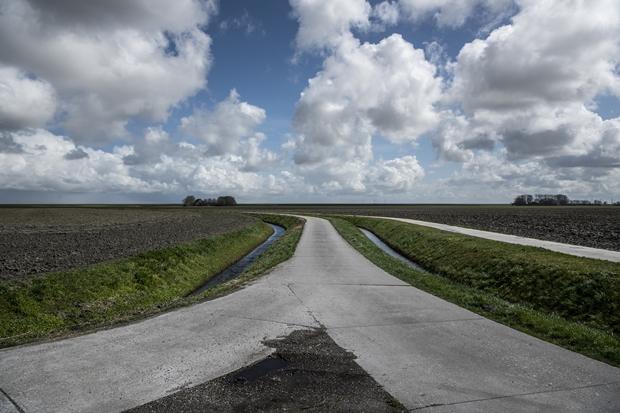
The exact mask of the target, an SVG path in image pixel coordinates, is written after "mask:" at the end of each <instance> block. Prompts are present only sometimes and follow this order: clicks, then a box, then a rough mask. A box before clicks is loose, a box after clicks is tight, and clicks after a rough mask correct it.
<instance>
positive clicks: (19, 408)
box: [0, 387, 26, 413]
mask: <svg viewBox="0 0 620 413" xmlns="http://www.w3.org/2000/svg"><path fill="white" fill-rule="evenodd" d="M0 393H2V394H3V395H4V397H6V399H7V400H8V401H9V402H11V404H12V405H13V406H15V409H16V410H17V411H18V412H19V413H26V412H25V411H24V409H22V408H21V407H20V406H19V404H17V402H16V401H15V400H13V398H12V397H11V396H9V394H8V393H7V392H6V391H4V389H3V388H1V387H0Z"/></svg>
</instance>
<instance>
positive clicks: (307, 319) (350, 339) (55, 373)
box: [0, 217, 620, 412]
mask: <svg viewBox="0 0 620 413" xmlns="http://www.w3.org/2000/svg"><path fill="white" fill-rule="evenodd" d="M318 326H324V327H325V328H326V329H327V332H328V334H329V335H330V336H331V337H332V338H333V339H334V340H335V341H336V343H337V344H338V345H340V346H341V347H343V348H345V349H347V350H350V351H352V352H353V353H354V354H356V355H357V356H358V359H357V362H358V363H359V365H360V366H361V367H363V368H364V369H365V370H366V371H367V372H368V373H370V374H371V375H372V376H373V377H374V378H375V380H377V381H378V382H379V383H380V384H382V385H383V386H384V387H385V389H386V390H387V391H388V392H390V393H391V394H392V395H393V396H395V397H396V398H397V399H399V400H400V401H401V402H402V403H403V404H404V405H405V406H406V407H407V408H408V409H412V410H420V411H424V412H427V411H428V412H453V411H462V412H478V411H480V412H482V411H508V412H512V411H514V412H530V411H546V412H553V411H557V412H569V411H574V412H577V411H579V412H582V411H608V412H618V411H620V369H618V368H615V367H611V366H609V365H606V364H604V363H600V362H597V361H594V360H591V359H589V358H587V357H584V356H581V355H579V354H576V353H573V352H570V351H568V350H565V349H562V348H560V347H557V346H554V345H552V344H549V343H546V342H543V341H541V340H538V339H536V338H533V337H530V336H528V335H525V334H522V333H519V332H517V331H515V330H513V329H510V328H508V327H505V326H503V325H500V324H497V323H495V322H493V321H490V320H487V319H485V318H483V317H480V316H479V315H477V314H474V313H472V312H470V311H467V310H464V309H462V308H460V307H458V306H456V305H453V304H451V303H448V302H446V301H443V300H441V299H439V298H437V297H434V296H432V295H430V294H427V293H425V292H422V291H420V290H418V289H416V288H413V287H411V286H409V285H407V284H405V283H403V282H402V281H400V280H398V279H396V278H394V277H392V276H391V275H389V274H387V273H386V272H384V271H383V270H381V269H379V268H378V267H376V266H374V265H373V264H372V263H370V262H369V261H368V260H366V259H365V258H364V257H363V256H362V255H360V254H359V253H358V252H357V251H355V250H354V249H353V248H352V247H350V246H349V244H347V243H346V241H344V240H343V239H342V238H341V237H340V236H339V235H338V233H337V232H336V231H335V229H334V228H333V227H332V226H331V225H330V224H329V222H327V221H325V220H323V219H319V218H310V217H309V218H307V224H306V227H305V229H304V232H303V235H302V237H301V240H300V243H299V245H298V248H297V251H296V252H295V254H294V256H293V257H292V258H291V259H290V260H289V261H287V262H285V263H283V264H281V265H279V266H278V267H276V268H275V269H274V270H273V271H272V272H271V273H269V274H268V275H266V276H264V277H262V278H261V279H259V280H257V281H256V282H254V283H253V284H251V285H249V286H248V287H246V288H244V289H242V290H240V291H237V292H234V293H232V294H229V295H227V296H225V297H222V298H218V299H216V300H213V301H209V302H205V303H201V304H197V305H194V306H191V307H187V308H183V309H180V310H176V311H173V312H169V313H166V314H163V315H160V316H158V317H154V318H151V319H147V320H144V321H141V322H138V323H135V324H131V325H126V326H121V327H118V328H114V329H110V330H105V331H99V332H95V333H92V334H88V335H84V336H80V337H74V338H69V339H66V340H61V341H56V342H50V343H44V344H38V345H32V346H22V347H17V348H11V349H5V350H1V351H0V388H1V389H2V392H0V410H2V409H3V408H4V410H5V411H11V410H10V409H11V408H12V404H11V403H10V402H9V401H8V400H7V396H8V397H10V398H11V399H12V400H13V401H14V402H15V403H16V404H17V405H19V406H20V408H21V409H23V411H26V412H56V411H58V412H60V411H62V412H73V411H92V412H102V411H117V410H122V409H126V408H130V407H134V406H137V405H140V404H143V403H145V402H148V401H150V400H154V399H157V398H160V397H162V396H165V395H167V394H170V393H171V392H174V391H175V390H178V389H181V388H185V387H188V386H192V385H196V384H198V383H201V382H204V381H207V380H210V379H213V378H215V377H218V376H221V375H223V374H225V373H228V372H231V371H233V370H235V369H237V368H239V367H241V366H243V365H247V364H249V363H251V362H254V361H257V360H259V359H261V358H263V357H265V356H266V354H267V353H268V352H269V351H270V349H268V348H267V347H265V346H264V345H263V344H262V341H263V340H264V339H269V338H275V337H276V336H280V335H286V334H289V333H290V332H291V331H293V330H297V329H300V328H310V327H318ZM2 394H4V396H3V395H2ZM3 397H4V399H3Z"/></svg>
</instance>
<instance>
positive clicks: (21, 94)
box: [0, 64, 56, 130]
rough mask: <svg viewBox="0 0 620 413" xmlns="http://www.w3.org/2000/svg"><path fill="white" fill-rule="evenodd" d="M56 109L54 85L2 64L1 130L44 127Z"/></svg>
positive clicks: (0, 71) (0, 95) (0, 91)
mask: <svg viewBox="0 0 620 413" xmlns="http://www.w3.org/2000/svg"><path fill="white" fill-rule="evenodd" d="M55 110H56V96H55V93H54V88H53V87H52V86H51V85H50V84H49V83H48V82H46V81H45V80H42V79H36V78H33V77H29V76H27V75H26V73H24V72H22V71H20V70H19V69H17V68H14V67H9V66H3V65H1V64H0V130H15V129H22V128H26V127H40V126H44V125H45V124H46V123H47V122H48V121H49V120H50V119H52V117H53V116H54V112H55Z"/></svg>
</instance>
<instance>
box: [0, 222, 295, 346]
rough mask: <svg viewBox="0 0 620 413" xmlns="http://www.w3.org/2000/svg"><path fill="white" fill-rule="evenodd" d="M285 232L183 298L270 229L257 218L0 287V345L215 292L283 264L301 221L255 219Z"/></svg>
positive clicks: (74, 329) (131, 317) (100, 323)
mask: <svg viewBox="0 0 620 413" xmlns="http://www.w3.org/2000/svg"><path fill="white" fill-rule="evenodd" d="M257 218H260V219H262V220H263V221H266V222H271V223H274V224H278V225H281V226H283V227H285V228H286V232H285V234H284V235H283V236H282V237H281V238H280V239H279V240H278V241H277V242H275V243H274V244H272V245H271V246H270V247H269V249H267V251H265V252H264V253H263V254H262V255H261V257H260V258H259V259H257V260H256V261H255V262H254V263H253V264H252V265H251V266H250V267H249V268H248V269H247V270H246V271H245V272H244V273H243V274H241V275H240V276H239V277H238V278H237V279H234V280H231V281H229V282H228V283H225V284H222V285H220V286H217V287H215V288H213V289H209V290H207V291H205V292H204V293H203V294H200V295H198V296H190V297H187V294H189V293H190V292H192V291H193V290H195V289H196V288H197V287H198V286H200V285H202V284H203V283H204V282H205V281H206V280H208V279H209V278H210V277H212V276H213V275H215V274H217V273H219V272H221V271H222V270H224V269H225V268H227V267H228V266H230V265H231V264H233V263H234V262H235V261H237V260H238V259H240V258H241V257H243V256H244V255H246V254H247V253H248V252H250V251H251V250H252V249H254V248H255V247H256V246H257V245H259V244H260V243H262V242H263V241H264V240H265V239H266V238H267V237H268V236H269V235H270V234H271V232H272V230H271V228H270V227H269V226H268V225H266V224H265V223H264V222H262V221H261V220H257V221H256V223H253V224H251V225H249V226H248V227H246V228H243V229H241V230H237V231H234V232H230V233H227V234H224V235H219V236H216V237H212V238H208V239H203V240H199V241H194V242H191V243H187V244H182V245H178V246H174V247H168V248H163V249H159V250H155V251H149V252H145V253H142V254H139V255H137V256H135V257H131V258H127V259H121V260H116V261H112V262H106V263H101V264H95V265H91V266H89V267H86V268H81V269H75V270H72V271H64V272H56V273H50V274H47V275H45V276H41V277H37V278H32V279H28V280H22V281H7V282H3V283H2V284H0V347H6V346H11V345H17V344H22V343H27V342H31V341H35V340H38V339H47V338H53V337H58V336H63V335H69V334H72V333H77V332H83V331H86V330H89V329H95V328H100V327H105V326H109V325H113V324H117V323H120V322H127V321H131V320H135V319H138V318H142V317H145V316H149V315H153V314H155V313H158V312H161V311H165V310H169V309H172V308H176V307H179V306H183V305H188V304H192V303H195V302H198V301H200V300H204V299H208V298H213V297H216V296H219V295H222V294H224V293H226V292H228V291H230V290H232V289H234V288H237V287H239V286H241V285H243V284H244V283H246V282H247V281H249V280H251V279H253V278H255V277H257V276H258V275H260V274H262V273H263V272H265V271H266V270H268V269H269V268H271V267H273V266H275V265H276V264H278V263H280V262H282V261H285V260H286V259H288V258H289V257H290V256H291V255H292V254H293V252H294V250H295V247H296V245H297V241H298V240H299V236H300V235H301V231H302V225H303V222H302V221H301V220H298V219H295V218H292V217H280V216H275V215H273V216H272V215H257Z"/></svg>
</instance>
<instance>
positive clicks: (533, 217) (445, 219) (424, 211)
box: [253, 205, 620, 251]
mask: <svg viewBox="0 0 620 413" xmlns="http://www.w3.org/2000/svg"><path fill="white" fill-rule="evenodd" d="M257 208H261V209H262V208H264V209H271V210H288V211H297V212H301V211H313V212H321V213H328V214H357V215H377V216H387V217H398V218H411V219H418V220H421V221H430V222H438V223H440V224H448V225H456V226H460V227H466V228H474V229H481V230H485V231H494V232H501V233H504V234H512V235H519V236H523V237H529V238H537V239H542V240H548V241H556V242H563V243H567V244H575V245H582V246H586V247H594V248H604V249H609V250H614V251H620V207H613V206H609V207H604V206H592V207H588V206H583V207H582V206H578V207H577V206H571V207H556V206H553V207H544V206H535V207H516V206H511V205H269V206H267V205H262V206H256V207H254V208H253V209H257Z"/></svg>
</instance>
